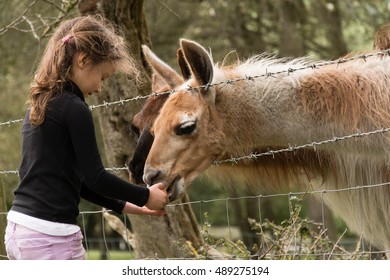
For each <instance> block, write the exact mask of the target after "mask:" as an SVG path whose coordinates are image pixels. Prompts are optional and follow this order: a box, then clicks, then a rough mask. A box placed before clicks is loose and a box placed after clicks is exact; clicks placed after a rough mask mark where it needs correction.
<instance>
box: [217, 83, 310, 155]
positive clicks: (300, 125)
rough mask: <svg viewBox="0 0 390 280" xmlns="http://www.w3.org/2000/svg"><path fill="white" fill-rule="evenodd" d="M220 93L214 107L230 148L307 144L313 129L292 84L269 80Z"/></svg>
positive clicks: (229, 87)
mask: <svg viewBox="0 0 390 280" xmlns="http://www.w3.org/2000/svg"><path fill="white" fill-rule="evenodd" d="M287 79H288V78H287ZM222 90H223V92H220V93H219V94H218V95H217V96H218V97H217V100H216V107H217V110H218V115H219V117H221V118H222V120H223V123H224V127H223V130H224V133H225V134H226V139H227V141H228V145H229V146H231V147H235V148H237V147H242V148H244V149H245V148H249V147H248V144H249V145H253V147H256V146H259V145H260V146H285V145H288V144H291V145H297V144H301V143H304V142H306V141H307V140H308V139H307V137H308V136H307V135H308V131H313V129H315V127H312V122H311V121H310V120H309V119H307V118H306V116H304V115H303V114H302V113H301V112H300V111H302V105H301V104H300V101H299V100H298V99H297V94H296V92H297V88H296V87H295V86H294V83H292V82H291V81H287V80H286V79H280V80H272V78H268V79H266V80H265V79H263V80H259V81H256V82H251V81H249V82H248V81H245V82H240V83H238V84H232V85H228V86H224V87H222Z"/></svg>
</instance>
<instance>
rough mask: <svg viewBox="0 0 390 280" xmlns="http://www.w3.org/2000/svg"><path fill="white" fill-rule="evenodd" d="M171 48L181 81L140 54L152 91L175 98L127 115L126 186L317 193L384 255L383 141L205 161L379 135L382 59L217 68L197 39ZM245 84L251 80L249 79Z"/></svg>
mask: <svg viewBox="0 0 390 280" xmlns="http://www.w3.org/2000/svg"><path fill="white" fill-rule="evenodd" d="M180 43H181V49H180V50H179V52H178V61H179V66H180V68H181V72H182V75H179V74H177V73H176V72H175V71H174V70H173V69H172V68H171V67H170V66H168V65H167V64H165V63H164V62H163V61H161V60H160V59H159V58H158V57H157V56H156V55H155V54H153V53H152V52H151V51H150V50H149V49H148V48H147V47H145V46H144V47H143V50H144V54H145V57H146V59H147V61H148V62H149V64H150V66H151V67H152V68H153V70H154V73H155V77H156V80H155V83H154V84H155V88H154V90H155V91H156V89H158V88H159V89H162V90H167V89H169V90H174V91H173V92H172V93H171V94H170V95H168V94H166V95H160V96H157V97H152V98H150V99H149V100H148V101H147V102H146V104H145V106H144V108H143V110H142V111H141V112H140V113H139V114H137V115H136V117H135V118H134V127H136V128H137V129H139V133H140V135H141V137H140V141H139V143H138V145H137V148H136V152H135V154H134V157H133V159H132V162H131V163H130V171H131V174H132V177H133V180H135V181H137V182H140V181H141V180H143V181H144V182H145V183H146V184H148V185H151V184H154V183H155V182H158V181H162V180H164V181H166V183H167V185H168V188H167V189H168V192H169V193H170V198H171V200H172V201H174V200H176V199H178V198H180V197H181V196H182V195H183V194H184V192H185V191H186V188H187V187H188V186H189V185H190V183H191V182H192V181H193V180H194V179H195V178H196V177H197V176H199V175H200V174H202V173H203V172H204V174H205V175H206V176H207V177H208V178H209V179H211V180H212V181H213V182H214V183H217V184H220V185H240V186H245V187H249V188H252V189H256V188H258V189H263V190H264V189H266V190H267V191H273V192H281V191H286V190H293V189H296V188H298V189H299V190H303V191H321V192H322V197H323V199H324V200H325V202H326V203H327V205H328V206H329V208H330V209H331V210H332V211H333V212H334V213H335V214H337V215H338V216H340V217H341V218H342V219H343V220H344V221H345V222H346V223H347V225H348V226H349V228H350V229H351V230H353V231H354V232H356V233H357V234H359V235H361V236H362V237H363V238H365V239H366V240H367V241H369V242H370V243H372V244H373V245H374V246H376V247H377V248H380V249H383V250H386V251H387V257H390V254H389V250H390V189H389V184H388V182H390V170H389V168H390V167H389V164H390V160H389V159H390V157H389V153H390V141H389V140H390V138H389V136H390V135H389V134H388V133H380V134H379V133H377V134H373V135H371V136H370V137H358V138H353V139H352V140H348V141H347V140H344V141H334V142H331V143H329V144H326V145H319V146H317V147H314V146H313V147H307V148H302V149H297V150H295V151H294V152H286V153H276V154H271V155H270V156H262V157H256V158H253V159H245V160H241V161H240V162H239V163H238V164H232V163H231V162H227V163H220V164H218V165H214V164H213V163H215V162H216V161H217V162H222V161H223V160H225V159H229V158H232V157H240V156H243V155H249V154H259V153H262V152H266V151H269V150H279V149H283V148H288V147H291V146H299V145H304V144H307V143H314V142H320V141H322V140H327V139H331V138H332V137H334V136H344V135H351V134H354V133H356V132H358V131H360V132H366V131H373V130H377V129H381V128H388V127H390V110H389V106H390V75H389V74H390V58H388V57H387V56H385V55H373V56H370V57H367V58H366V59H356V60H350V61H348V62H346V63H342V64H337V63H335V64H333V65H328V66H323V67H318V68H316V67H310V66H311V65H314V64H315V63H317V64H318V63H319V62H313V61H310V60H309V59H307V58H301V59H294V60H288V59H276V58H273V57H270V56H264V55H263V56H255V57H252V58H250V59H248V60H246V61H244V62H240V63H237V65H234V66H229V67H224V66H219V65H218V64H214V63H213V61H212V58H211V56H210V55H209V53H208V52H207V51H206V50H205V49H204V48H203V47H202V46H200V45H199V44H197V43H196V42H193V41H189V40H181V42H180ZM380 48H383V47H380ZM289 69H290V70H291V69H301V70H299V71H290V70H289ZM267 73H268V74H269V73H278V74H274V75H268V74H267ZM255 75H260V76H261V77H257V78H254V79H252V78H249V77H253V76H255ZM245 77H247V78H245ZM237 78H242V79H239V81H234V82H232V81H233V80H234V79H237ZM157 80H159V81H163V83H162V85H163V86H162V87H161V86H156V85H157V84H158V83H157V82H156V81H157ZM160 84H161V83H160ZM376 184H379V186H376V187H374V186H373V185H376ZM359 186H360V187H359ZM366 186H372V187H366ZM348 188H352V189H349V190H346V189H348ZM337 190H338V191H337Z"/></svg>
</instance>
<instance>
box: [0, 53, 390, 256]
mask: <svg viewBox="0 0 390 280" xmlns="http://www.w3.org/2000/svg"><path fill="white" fill-rule="evenodd" d="M375 56H380V57H382V58H387V57H389V56H390V50H384V51H377V52H373V53H369V54H362V55H358V56H352V57H349V58H341V59H339V60H335V61H323V62H318V63H313V64H308V65H306V66H302V67H299V68H288V69H285V70H281V71H277V72H268V71H267V69H266V70H265V73H263V74H259V75H256V76H245V77H240V78H236V79H231V80H225V81H221V82H219V83H216V84H208V85H205V86H201V87H198V88H207V87H216V86H219V85H223V84H226V85H227V84H229V85H231V84H234V83H237V82H239V81H244V80H246V81H253V80H255V79H259V78H273V77H275V76H277V75H281V74H286V75H290V74H293V73H295V72H298V71H303V70H310V69H312V70H316V69H319V68H321V67H324V66H331V65H334V66H336V67H338V66H339V65H340V64H343V63H346V62H350V61H353V60H363V61H367V60H368V59H369V58H371V57H375ZM195 89H197V88H195V87H190V86H189V87H188V88H187V90H189V91H191V90H195ZM174 92H176V91H175V90H171V91H165V92H160V93H157V92H152V93H151V94H149V95H144V96H136V97H132V98H128V99H120V100H117V101H113V102H105V101H104V102H103V103H101V104H97V105H91V106H90V109H91V110H95V109H99V108H107V107H109V106H124V105H125V104H127V103H129V102H132V101H138V100H142V99H147V98H149V97H153V96H158V95H163V94H172V93H174ZM22 122H23V118H15V119H11V120H7V121H2V122H0V129H6V127H7V126H8V127H10V126H13V125H17V124H20V123H22ZM389 131H390V127H383V128H380V129H376V130H372V131H365V132H361V131H357V132H356V133H353V134H349V135H338V136H332V137H330V138H329V139H325V140H321V141H315V142H308V143H306V144H304V145H299V146H289V147H288V148H283V149H279V150H269V151H267V152H263V153H251V154H249V155H242V156H238V157H231V158H229V159H225V160H220V161H215V162H214V165H216V166H218V165H220V164H223V163H231V164H240V162H241V161H243V160H254V159H257V158H260V157H265V156H272V157H274V156H275V155H277V154H280V153H291V152H292V153H294V152H296V151H298V150H302V149H308V148H311V149H314V150H315V149H316V148H317V147H318V146H322V145H329V144H331V143H336V142H340V141H348V140H351V139H358V138H364V137H371V136H373V135H377V134H385V133H388V132H389ZM107 170H109V171H111V172H115V173H117V172H122V171H124V172H128V168H127V166H123V167H110V168H107ZM18 174H19V172H18V170H17V168H15V169H14V170H0V176H12V175H18ZM381 187H390V182H383V183H381V184H375V185H365V186H351V187H346V188H343V189H334V190H329V189H327V190H318V191H305V192H288V193H277V194H268V195H254V196H241V197H234V198H232V197H227V198H218V199H210V200H201V201H191V202H187V203H181V204H174V205H168V206H167V207H183V206H185V205H188V204H189V205H191V206H197V208H198V209H199V210H198V215H199V217H200V221H203V222H204V223H205V224H206V225H209V223H208V222H207V221H206V220H205V218H204V214H205V212H204V210H205V209H206V208H208V207H210V205H212V204H214V203H223V204H224V207H225V212H226V220H227V230H228V232H229V238H230V239H234V238H233V233H232V232H233V228H232V225H231V222H230V221H231V213H230V212H231V210H230V203H231V202H232V201H244V202H248V201H251V202H253V201H254V202H255V203H257V205H258V217H257V219H258V221H259V224H261V222H262V217H263V213H262V211H261V207H260V206H261V203H262V201H263V200H264V199H273V198H277V197H279V198H286V200H287V201H288V208H289V212H290V219H292V218H293V217H294V215H295V214H296V213H295V212H294V211H295V206H296V205H295V204H294V201H296V200H299V201H300V198H302V197H305V196H310V195H316V196H317V197H318V196H319V197H320V198H321V199H320V203H321V204H322V205H324V196H325V195H326V194H328V193H332V192H346V191H349V192H359V191H361V190H363V189H373V188H381ZM322 209H323V207H322ZM104 213H106V210H104V209H103V210H99V211H81V212H80V217H81V221H82V226H81V227H82V230H83V232H84V238H85V245H86V250H87V254H89V244H90V241H89V238H88V236H87V233H86V226H85V219H86V216H87V215H99V216H101V217H102V218H101V221H102V222H101V223H102V228H103V232H102V238H103V243H104V247H105V249H106V251H107V252H108V254H109V252H110V249H109V247H110V246H109V245H108V240H107V238H106V235H105V231H104V229H105V220H104V218H103V216H104ZM298 214H299V213H298ZM0 215H7V212H0ZM322 219H323V224H324V212H323V213H322ZM152 221H153V218H151V222H152ZM127 223H128V221H127V218H126V215H123V224H124V225H127ZM259 224H258V225H259ZM201 226H202V225H201ZM255 226H256V224H254V227H255ZM259 230H260V231H261V232H262V233H263V229H262V227H261V226H260V228H259ZM325 231H326V230H324V231H323V232H322V233H320V235H323V234H324V233H325ZM205 232H206V234H209V231H208V230H207V229H206V230H205ZM344 233H345V232H344ZM342 236H343V235H342ZM342 236H340V237H339V240H337V243H336V244H333V247H329V246H327V249H328V251H322V252H317V253H313V252H311V251H312V249H313V246H314V245H313V244H311V248H309V249H310V250H309V251H310V252H308V251H305V250H302V247H300V246H297V243H298V241H297V235H295V237H294V241H293V244H292V243H291V241H290V243H289V246H288V249H287V251H289V252H288V255H289V256H290V257H291V256H292V258H294V257H302V256H304V257H305V256H306V257H308V256H314V257H318V256H319V257H321V258H323V259H330V258H331V257H334V256H336V257H337V256H340V257H343V256H351V252H347V251H345V250H344V249H342V247H340V246H339V244H338V243H339V241H340V240H341V238H342ZM317 238H318V239H319V238H320V236H317ZM317 241H318V240H315V242H317ZM154 242H157V240H154ZM361 243H362V240H360V241H359V242H358V243H357V244H358V245H359V244H361ZM126 247H127V248H128V249H129V251H130V252H131V246H130V245H128V244H127V246H126ZM236 249H237V247H236ZM238 249H239V248H238ZM355 249H356V250H355V252H353V253H355V254H356V252H358V255H359V256H366V257H367V256H368V257H369V258H370V256H371V255H372V254H383V253H385V252H383V251H378V250H376V251H372V250H371V249H370V248H369V247H367V248H365V247H364V244H363V247H360V246H357V247H356V248H355ZM367 249H368V250H367ZM267 253H269V252H267ZM226 256H228V257H231V258H236V257H237V256H236V255H226V254H225V255H224V257H226ZM256 256H257V257H259V255H249V256H247V257H256ZM273 256H274V257H280V256H278V255H273ZM283 256H284V257H285V256H286V253H285V254H284V255H282V256H281V257H283ZM2 258H3V259H6V258H7V257H6V256H1V255H0V259H2Z"/></svg>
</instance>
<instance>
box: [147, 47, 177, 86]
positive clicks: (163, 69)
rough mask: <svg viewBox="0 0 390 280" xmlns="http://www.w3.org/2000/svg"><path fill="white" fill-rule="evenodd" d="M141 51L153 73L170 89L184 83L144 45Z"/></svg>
mask: <svg viewBox="0 0 390 280" xmlns="http://www.w3.org/2000/svg"><path fill="white" fill-rule="evenodd" d="M142 51H143V54H144V56H145V59H146V61H147V62H148V63H149V65H150V66H151V67H152V69H153V71H154V72H155V73H156V74H158V75H160V76H161V78H163V79H164V80H165V81H166V83H167V84H168V85H169V86H170V88H172V89H174V88H175V87H177V86H179V85H181V84H183V83H184V80H183V78H182V77H180V75H179V74H178V73H176V71H175V70H173V69H172V68H171V67H170V66H169V65H168V64H166V63H165V62H164V61H162V60H161V59H159V58H158V57H157V55H155V54H154V53H153V52H152V51H151V50H150V49H149V48H148V47H147V46H146V45H142Z"/></svg>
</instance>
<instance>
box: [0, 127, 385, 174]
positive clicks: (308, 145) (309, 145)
mask: <svg viewBox="0 0 390 280" xmlns="http://www.w3.org/2000/svg"><path fill="white" fill-rule="evenodd" d="M387 132H390V128H389V127H388V128H381V129H377V130H373V131H368V132H360V131H359V132H357V133H354V134H350V135H345V136H334V137H332V138H331V139H327V140H323V141H318V142H309V143H306V144H303V145H299V146H289V147H288V148H283V149H278V150H269V151H267V152H263V153H251V154H249V155H244V156H238V157H233V156H232V157H231V158H228V159H224V160H216V161H214V162H213V164H214V165H216V166H218V165H219V164H223V163H234V164H238V163H239V162H240V161H242V160H255V159H257V158H259V157H264V156H272V157H274V156H275V155H277V154H280V153H289V152H296V151H298V150H302V149H307V148H312V149H314V150H316V148H317V147H318V146H322V145H327V144H331V143H336V142H340V141H346V140H350V139H356V138H362V137H367V136H372V135H375V134H383V133H387ZM106 170H107V171H111V172H114V173H118V172H120V171H127V172H128V166H127V165H125V166H123V167H108V168H106ZM9 174H15V175H18V174H19V171H18V170H3V171H1V170H0V175H9Z"/></svg>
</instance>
